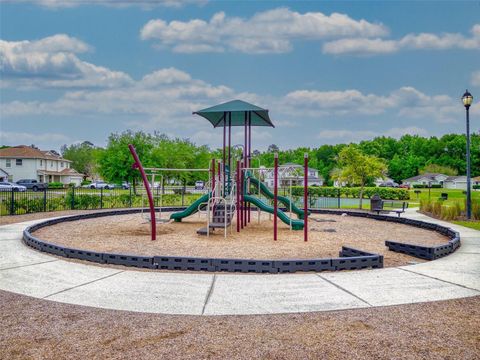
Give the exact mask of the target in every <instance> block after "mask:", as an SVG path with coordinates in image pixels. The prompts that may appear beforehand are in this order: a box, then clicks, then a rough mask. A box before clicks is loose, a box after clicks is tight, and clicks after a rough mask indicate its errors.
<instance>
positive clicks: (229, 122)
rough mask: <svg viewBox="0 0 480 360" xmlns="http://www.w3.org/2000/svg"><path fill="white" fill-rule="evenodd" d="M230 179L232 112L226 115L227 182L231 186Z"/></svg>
mask: <svg viewBox="0 0 480 360" xmlns="http://www.w3.org/2000/svg"><path fill="white" fill-rule="evenodd" d="M231 177H232V112H231V111H230V112H229V113H228V180H229V184H230V189H231V188H232V186H231V181H230V179H231Z"/></svg>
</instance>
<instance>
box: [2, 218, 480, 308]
mask: <svg viewBox="0 0 480 360" xmlns="http://www.w3.org/2000/svg"><path fill="white" fill-rule="evenodd" d="M405 216H407V217H410V218H415V219H420V220H426V221H431V222H435V223H440V224H443V225H445V224H446V225H447V226H449V227H451V228H453V229H455V230H456V231H459V232H460V236H461V241H462V246H461V247H460V248H459V249H458V250H457V251H456V252H455V253H454V254H451V255H449V256H447V257H445V258H442V259H439V260H435V261H432V262H426V263H422V264H417V265H410V266H402V267H399V268H388V269H378V270H362V271H350V272H337V273H318V274H317V273H303V274H279V275H260V274H259V275H251V274H226V273H217V274H210V273H169V272H159V271H158V272H152V271H136V270H130V269H129V268H125V270H123V269H122V270H119V269H118V268H107V267H99V266H96V265H89V264H84V263H74V262H68V261H65V260H62V259H59V258H55V257H52V256H50V255H46V254H44V253H40V252H37V251H35V250H32V249H30V248H28V247H27V246H25V245H24V244H23V242H22V241H21V238H22V231H23V229H24V228H25V227H27V226H29V225H32V224H34V223H36V222H38V221H39V220H37V221H30V222H24V223H20V224H13V225H6V226H2V227H0V244H1V245H2V246H1V248H0V289H2V290H6V291H11V292H15V293H19V294H24V295H28V296H33V297H36V298H41V299H47V300H52V301H59V302H64V303H70V304H77V305H85V306H93V307H100V308H107V309H118V310H129V311H140V312H151V313H164V314H190V315H232V314H241V315H249V314H278V313H294V312H309V311H328V310H341V309H354V308H364V307H371V306H385V305H398V304H408V303H416V302H427V301H437V300H446V299H454V298H461V297H468V296H476V295H480V232H479V231H475V230H472V229H468V228H465V227H462V226H456V225H453V224H448V223H445V222H442V221H438V220H435V219H431V218H428V217H426V216H424V215H421V214H418V213H416V212H414V211H413V209H412V210H410V211H408V213H407V214H406V215H405Z"/></svg>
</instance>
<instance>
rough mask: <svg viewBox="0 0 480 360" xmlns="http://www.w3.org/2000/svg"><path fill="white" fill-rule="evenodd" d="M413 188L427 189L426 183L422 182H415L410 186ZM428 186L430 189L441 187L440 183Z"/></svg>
mask: <svg viewBox="0 0 480 360" xmlns="http://www.w3.org/2000/svg"><path fill="white" fill-rule="evenodd" d="M412 187H413V188H414V189H428V185H424V184H415V185H413V186H412ZM430 188H431V189H441V188H442V185H440V184H432V185H430Z"/></svg>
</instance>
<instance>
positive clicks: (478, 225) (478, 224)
mask: <svg viewBox="0 0 480 360" xmlns="http://www.w3.org/2000/svg"><path fill="white" fill-rule="evenodd" d="M453 223H454V224H457V225H462V226H465V227H468V228H472V229H475V230H480V221H453Z"/></svg>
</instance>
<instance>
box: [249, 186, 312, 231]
mask: <svg viewBox="0 0 480 360" xmlns="http://www.w3.org/2000/svg"><path fill="white" fill-rule="evenodd" d="M244 198H245V201H247V202H249V203H252V204H253V205H255V206H257V207H258V208H259V209H260V210H262V211H265V212H268V213H270V214H273V206H270V205H267V204H265V203H264V202H263V201H262V200H260V199H259V198H257V197H255V196H252V195H245V196H244ZM277 216H278V218H279V219H280V220H282V221H283V222H284V223H285V224H287V225H290V221H291V222H292V230H302V229H303V220H297V219H290V218H289V217H288V216H287V214H285V213H284V212H283V211H282V210H278V209H277Z"/></svg>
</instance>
